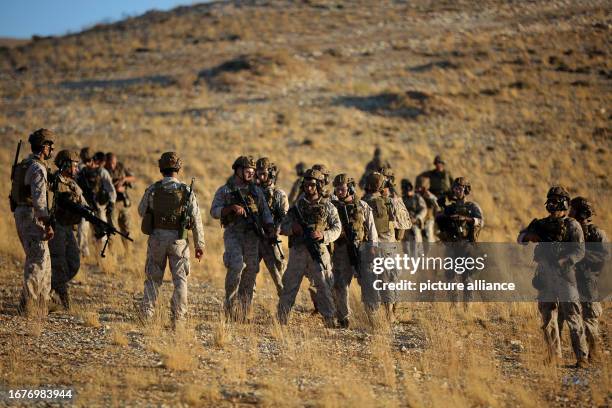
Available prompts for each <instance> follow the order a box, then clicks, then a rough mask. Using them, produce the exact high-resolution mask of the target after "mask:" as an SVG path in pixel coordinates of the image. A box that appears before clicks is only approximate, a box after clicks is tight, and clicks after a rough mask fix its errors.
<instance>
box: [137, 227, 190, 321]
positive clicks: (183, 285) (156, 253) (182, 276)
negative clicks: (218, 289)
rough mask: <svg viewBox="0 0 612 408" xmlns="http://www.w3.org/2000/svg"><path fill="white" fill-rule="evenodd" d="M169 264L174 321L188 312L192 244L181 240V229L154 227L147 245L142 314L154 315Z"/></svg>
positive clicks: (171, 306)
mask: <svg viewBox="0 0 612 408" xmlns="http://www.w3.org/2000/svg"><path fill="white" fill-rule="evenodd" d="M167 264H169V265H170V273H171V274H172V283H173V284H174V292H173V293H172V300H171V302H170V311H171V312H172V319H173V320H181V319H184V318H185V317H186V315H187V276H188V275H189V270H190V265H189V243H188V241H187V240H184V239H178V231H174V230H163V229H155V230H153V233H152V234H151V235H150V236H149V241H148V244H147V262H146V265H145V282H144V295H143V298H142V313H143V314H144V315H145V316H146V317H151V316H153V313H154V311H155V304H156V303H157V297H158V295H159V288H160V286H161V285H162V282H163V279H164V272H165V270H166V265H167Z"/></svg>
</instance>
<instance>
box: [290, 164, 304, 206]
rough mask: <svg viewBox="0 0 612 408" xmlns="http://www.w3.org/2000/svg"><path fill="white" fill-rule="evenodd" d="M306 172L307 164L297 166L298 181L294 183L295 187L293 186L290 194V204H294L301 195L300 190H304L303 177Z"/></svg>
mask: <svg viewBox="0 0 612 408" xmlns="http://www.w3.org/2000/svg"><path fill="white" fill-rule="evenodd" d="M305 171H306V163H304V162H299V163H298V164H296V165H295V174H296V175H297V179H296V180H295V181H294V182H293V186H291V191H290V192H289V204H293V203H294V202H295V200H297V199H298V196H299V195H300V190H301V188H302V176H303V175H304V172H305Z"/></svg>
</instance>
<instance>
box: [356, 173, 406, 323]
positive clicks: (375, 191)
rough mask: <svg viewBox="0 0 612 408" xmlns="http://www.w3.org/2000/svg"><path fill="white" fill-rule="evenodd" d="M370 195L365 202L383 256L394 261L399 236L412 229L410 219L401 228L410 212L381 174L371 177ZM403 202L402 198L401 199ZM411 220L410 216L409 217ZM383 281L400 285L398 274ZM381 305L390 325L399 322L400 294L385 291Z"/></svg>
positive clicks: (392, 272) (368, 181)
mask: <svg viewBox="0 0 612 408" xmlns="http://www.w3.org/2000/svg"><path fill="white" fill-rule="evenodd" d="M365 191H366V194H365V195H364V196H363V198H362V200H363V201H365V202H366V203H367V204H368V205H369V206H370V208H372V214H373V216H374V224H375V225H376V232H377V233H378V241H379V242H380V243H381V244H380V246H381V250H382V254H381V256H383V257H387V258H393V257H395V255H396V254H398V253H399V246H398V244H397V236H400V235H402V232H401V231H402V230H404V229H408V228H410V224H409V223H410V219H407V223H408V224H404V225H401V222H402V221H400V220H399V218H398V214H399V213H401V212H402V211H406V208H405V207H404V205H403V203H402V205H401V207H404V208H403V209H402V208H400V207H399V206H398V205H397V204H398V201H397V200H393V199H392V198H391V194H390V192H389V183H388V180H387V179H386V178H385V176H384V175H382V174H381V173H378V172H374V173H371V174H370V175H369V176H368V177H367V179H366V184H365ZM399 200H400V201H401V198H400V199H399ZM406 218H407V216H406ZM403 222H406V221H405V220H404V221H403ZM396 227H397V228H396ZM380 279H381V280H382V281H383V282H384V283H392V282H396V281H397V279H398V272H397V270H389V269H387V270H386V271H385V272H384V273H383V274H382V275H380ZM380 301H381V302H382V303H383V306H384V308H385V313H386V316H387V319H388V320H389V322H391V323H393V322H394V321H395V303H396V301H397V293H396V292H395V291H392V290H384V291H381V292H380Z"/></svg>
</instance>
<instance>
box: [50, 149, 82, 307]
mask: <svg viewBox="0 0 612 408" xmlns="http://www.w3.org/2000/svg"><path fill="white" fill-rule="evenodd" d="M60 153H61V152H60ZM56 177H58V179H57V187H56V188H55V191H54V194H56V195H57V197H55V198H54V201H55V202H56V211H55V220H56V223H55V236H54V237H53V239H51V240H50V241H49V249H50V251H51V268H52V271H51V272H52V273H51V287H52V288H53V290H54V291H55V292H56V293H57V294H58V295H59V297H60V299H61V301H62V304H63V305H64V307H65V308H69V307H70V298H69V295H68V282H70V281H71V280H72V278H74V277H75V275H76V274H77V273H78V271H79V268H80V266H81V257H80V253H79V246H78V243H77V240H76V237H75V231H76V226H77V225H78V224H79V223H80V221H81V216H80V215H76V214H73V213H72V212H71V211H70V209H69V208H67V206H66V205H65V204H64V202H65V201H64V200H67V201H70V202H73V203H76V204H80V205H87V202H86V201H85V197H83V192H82V191H81V188H80V187H79V186H78V184H77V183H76V181H74V180H73V179H72V178H69V177H65V176H62V175H60V174H58V175H56Z"/></svg>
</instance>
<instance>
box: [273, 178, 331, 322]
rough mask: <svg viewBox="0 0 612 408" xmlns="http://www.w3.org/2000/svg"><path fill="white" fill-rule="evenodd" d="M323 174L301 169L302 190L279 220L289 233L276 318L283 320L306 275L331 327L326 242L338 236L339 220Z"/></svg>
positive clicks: (282, 227) (329, 279) (329, 282)
mask: <svg viewBox="0 0 612 408" xmlns="http://www.w3.org/2000/svg"><path fill="white" fill-rule="evenodd" d="M324 183H325V178H324V176H323V174H322V173H321V172H320V171H318V170H313V169H309V170H306V172H305V173H304V178H303V182H302V192H303V194H302V195H301V196H300V198H299V199H298V200H297V202H296V203H295V204H294V205H293V206H291V208H290V209H289V212H288V213H287V216H286V217H285V219H284V220H283V223H282V224H281V234H283V235H287V236H289V248H290V253H289V264H288V265H287V270H286V271H285V274H284V275H283V293H282V294H281V297H280V299H279V302H278V319H279V322H280V323H281V324H287V321H288V319H289V314H290V312H291V309H292V307H293V304H294V303H295V298H296V296H297V293H298V291H299V289H300V284H301V282H302V279H303V277H304V275H306V276H307V277H308V278H309V280H310V281H311V283H312V284H313V285H314V287H315V288H316V295H315V300H316V306H317V309H318V311H319V313H321V315H322V316H323V319H324V322H325V325H326V326H327V327H334V326H335V324H334V315H335V307H334V300H333V296H332V286H333V276H332V270H331V264H330V254H329V250H328V245H329V244H330V243H332V242H334V241H335V240H336V239H338V237H339V236H340V232H341V231H342V224H341V223H340V218H339V217H338V211H337V210H336V207H334V205H333V204H332V203H331V202H330V200H329V199H328V198H327V197H325V196H324V195H323V191H324Z"/></svg>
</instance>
